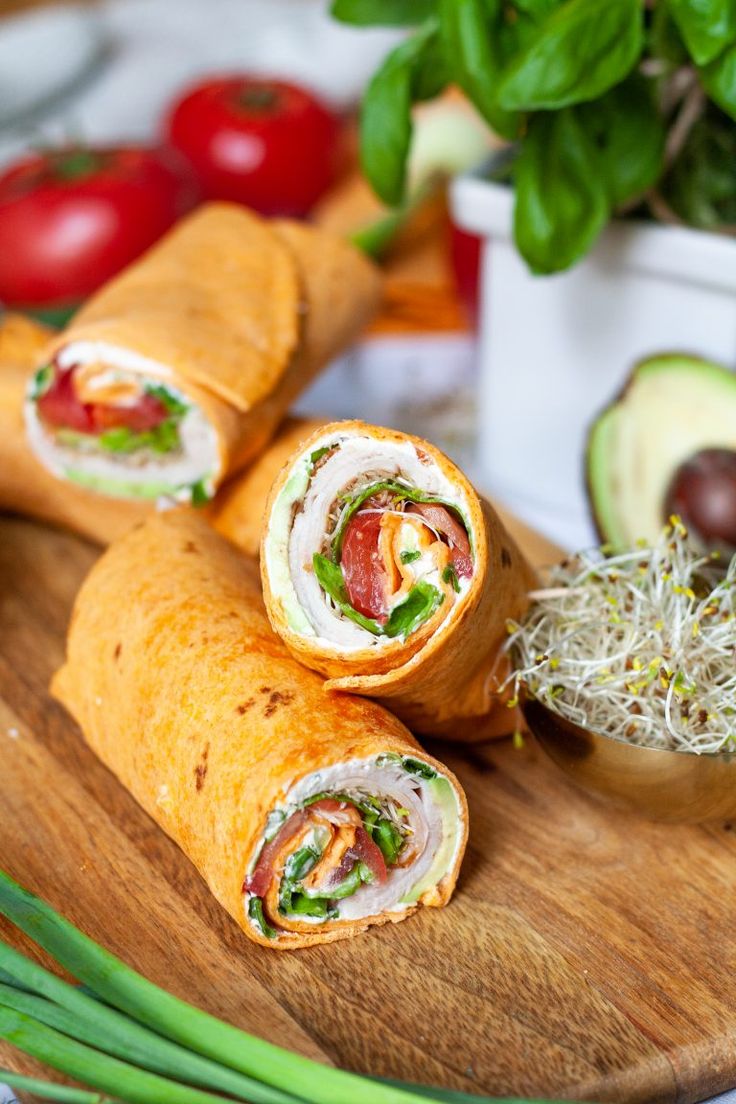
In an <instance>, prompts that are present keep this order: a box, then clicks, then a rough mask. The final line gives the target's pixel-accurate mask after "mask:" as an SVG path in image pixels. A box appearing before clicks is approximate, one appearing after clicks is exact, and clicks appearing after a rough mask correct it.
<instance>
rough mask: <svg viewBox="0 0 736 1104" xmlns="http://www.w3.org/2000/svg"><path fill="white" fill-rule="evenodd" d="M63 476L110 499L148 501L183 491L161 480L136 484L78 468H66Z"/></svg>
mask: <svg viewBox="0 0 736 1104" xmlns="http://www.w3.org/2000/svg"><path fill="white" fill-rule="evenodd" d="M64 475H65V476H66V478H67V479H68V480H69V481H70V482H71V483H77V484H78V485H79V486H80V487H85V488H86V489H87V490H90V491H97V492H98V493H100V494H104V495H109V496H111V497H112V498H136V499H143V500H145V501H150V500H156V499H158V498H163V497H166V496H169V495H171V496H173V495H175V494H177V492H179V491H181V490H183V488H181V487H174V486H172V485H171V483H166V482H163V481H161V480H158V481H156V480H151V481H150V482H148V483H137V482H134V481H132V480H127V479H112V478H109V477H108V476H102V475H92V474H90V473H89V472H85V471H80V470H79V469H78V468H66V469H65V470H64Z"/></svg>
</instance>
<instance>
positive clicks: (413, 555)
mask: <svg viewBox="0 0 736 1104" xmlns="http://www.w3.org/2000/svg"><path fill="white" fill-rule="evenodd" d="M421 558H422V553H421V552H419V551H418V550H415V551H414V552H402V553H401V555H400V556H399V559H400V560H401V562H402V564H410V563H414V561H415V560H420V559H421Z"/></svg>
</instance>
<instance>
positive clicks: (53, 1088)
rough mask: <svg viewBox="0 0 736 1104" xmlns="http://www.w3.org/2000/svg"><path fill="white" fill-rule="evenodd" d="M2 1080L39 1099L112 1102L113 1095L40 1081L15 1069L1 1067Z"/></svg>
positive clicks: (77, 1103) (93, 1103)
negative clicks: (15, 1071)
mask: <svg viewBox="0 0 736 1104" xmlns="http://www.w3.org/2000/svg"><path fill="white" fill-rule="evenodd" d="M0 1081H2V1083H3V1084H5V1085H8V1086H9V1087H10V1088H11V1089H22V1090H23V1092H29V1093H33V1095H34V1096H37V1097H38V1098H39V1100H57V1101H60V1102H61V1104H108V1102H109V1104H112V1097H110V1096H102V1094H101V1093H96V1092H87V1090H86V1089H72V1088H70V1087H69V1086H68V1085H56V1084H54V1083H53V1082H51V1081H39V1079H38V1078H37V1077H24V1076H23V1074H21V1073H14V1072H13V1070H7V1069H0Z"/></svg>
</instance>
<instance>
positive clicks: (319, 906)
mask: <svg viewBox="0 0 736 1104" xmlns="http://www.w3.org/2000/svg"><path fill="white" fill-rule="evenodd" d="M285 911H286V912H287V913H291V914H295V915H297V916H315V917H319V918H320V919H322V920H327V918H328V914H329V912H330V906H329V902H328V900H327V899H326V898H324V897H307V895H306V893H294V894H292V897H291V900H290V901H289V903H288V905H287V906H286V909H285Z"/></svg>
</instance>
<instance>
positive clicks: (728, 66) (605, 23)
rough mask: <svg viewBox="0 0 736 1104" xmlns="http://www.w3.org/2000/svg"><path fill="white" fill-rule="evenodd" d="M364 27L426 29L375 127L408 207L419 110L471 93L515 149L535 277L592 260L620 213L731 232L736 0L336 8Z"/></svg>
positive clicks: (378, 154)
mask: <svg viewBox="0 0 736 1104" xmlns="http://www.w3.org/2000/svg"><path fill="white" fill-rule="evenodd" d="M332 13H333V15H334V16H335V17H336V18H337V19H340V20H343V21H344V22H347V23H352V24H356V25H361V26H367V25H392V26H406V27H411V28H413V29H414V30H413V34H412V35H411V36H410V37H409V38H407V39H406V40H404V41H403V42H401V44H400V45H399V46H397V47H396V48H395V49H394V50H393V51H392V52H391V53H390V54H389V55H388V56H387V57H386V59H385V60H384V62H383V63H382V65H381V66H380V67H379V69H378V70H377V72H376V73H375V75H374V77H373V79H372V80H371V82H370V85H369V87H368V90H367V92H366V95H365V98H364V101H363V109H362V117H361V159H362V164H363V169H364V171H365V173H366V176H367V177H368V179H369V181H370V183H371V184H372V186H373V188H374V190H375V191H376V193H377V195H378V196H380V198H381V199H382V200H383V201H384V202H385V203H387V204H388V205H389V206H392V207H393V206H399V205H401V204H402V203H403V202H404V201H405V184H406V165H407V158H408V154H409V149H410V146H411V138H412V116H411V109H412V106H413V105H414V104H415V103H417V102H419V101H421V100H424V99H427V98H431V97H433V96H436V95H437V94H438V93H439V92H440V91H442V90H443V89H444V88H445V87H446V86H447V85H449V84H456V85H458V86H459V87H460V88H461V89H462V90H463V91H464V93H465V95H466V96H467V97H468V99H469V100H470V101H471V103H473V104H474V106H475V107H476V108H477V110H478V111H479V112H480V114H481V115H482V116H483V118H484V119H485V120H486V121H487V123H488V125H489V126H490V128H491V129H492V130H493V131H495V132H496V133H497V134H499V135H501V136H502V137H504V138H508V139H511V140H514V141H516V143H517V157H516V160H515V163H514V165H513V167H512V177H513V185H514V188H515V193H516V208H515V216H514V234H515V239H516V243H517V246H518V248H519V250H520V252H521V253H522V255H523V256H524V258H525V259H526V261H527V263H528V265H529V267H530V268H531V269H532V271H534V272H537V273H551V272H557V271H559V270H561V269H565V268H568V267H569V266H570V265H572V264H574V263H575V262H576V261H578V260H579V259H580V258H581V257H582V256H583V255H584V254H585V253H586V252H587V251H588V250H589V249H590V248H591V246H592V245H593V243H594V242H595V240H596V238H597V237H598V235H599V234H600V232H601V230H602V229H603V227H604V226H605V225H606V223H607V221H608V220H609V219H610V218H611V216H612V215H614V214H617V213H626V212H628V211H630V210H631V209H633V208H638V209H641V210H643V211H646V212H647V213H648V214H649V215H650V216H653V217H655V218H657V219H663V220H665V221H669V222H685V223H688V224H690V225H693V226H696V227H704V228H706V229H718V228H723V229H732V228H733V224H734V220H735V218H736V215H735V212H734V206H735V205H736V157H734V145H735V144H736V128H735V127H734V122H733V121H734V119H736V5H735V4H734V3H733V2H732V0H698V2H697V3H695V2H693V0H652V2H650V3H647V4H644V3H643V2H642V0H504V2H503V3H502V2H501V0H333V3H332Z"/></svg>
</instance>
